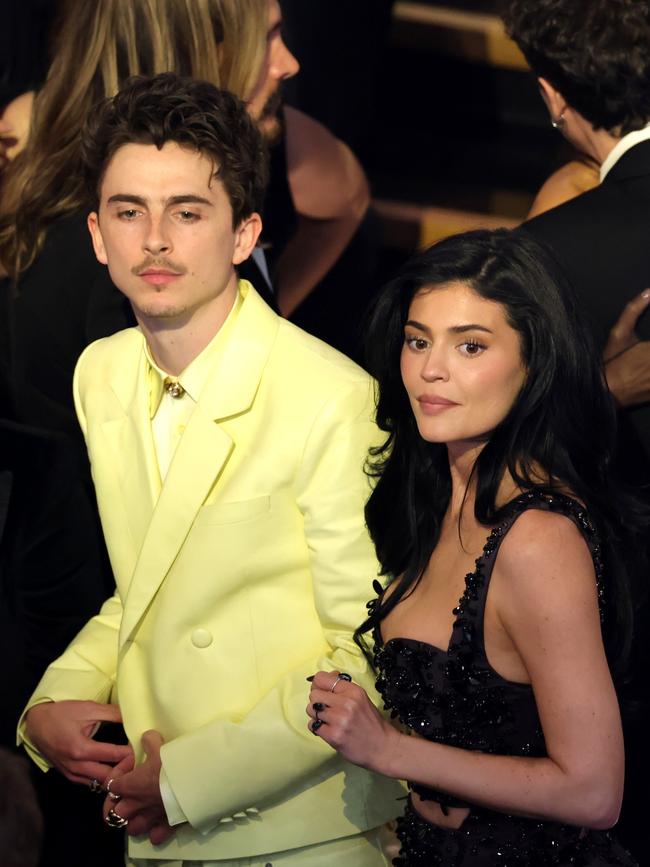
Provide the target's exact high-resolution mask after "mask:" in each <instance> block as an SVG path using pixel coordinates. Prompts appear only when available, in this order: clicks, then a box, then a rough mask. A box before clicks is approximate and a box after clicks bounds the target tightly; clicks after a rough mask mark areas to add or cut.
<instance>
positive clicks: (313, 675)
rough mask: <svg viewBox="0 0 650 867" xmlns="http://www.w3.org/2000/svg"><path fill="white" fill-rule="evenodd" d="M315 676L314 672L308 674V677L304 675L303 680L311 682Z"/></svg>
mask: <svg viewBox="0 0 650 867" xmlns="http://www.w3.org/2000/svg"><path fill="white" fill-rule="evenodd" d="M315 677H316V675H315V674H310V675H309V677H306V678H305V680H308V681H309V683H311V682H312V680H313V679H314V678H315Z"/></svg>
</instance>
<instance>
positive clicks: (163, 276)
mask: <svg viewBox="0 0 650 867" xmlns="http://www.w3.org/2000/svg"><path fill="white" fill-rule="evenodd" d="M138 276H139V277H141V278H142V279H143V280H144V281H145V283H152V284H154V285H156V286H158V285H160V284H164V283H171V282H173V281H174V280H177V279H178V278H179V277H181V276H182V274H180V273H178V272H177V271H166V270H165V269H159V268H147V269H146V270H145V271H140V273H139V274H138Z"/></svg>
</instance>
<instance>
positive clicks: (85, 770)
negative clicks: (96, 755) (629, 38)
mask: <svg viewBox="0 0 650 867" xmlns="http://www.w3.org/2000/svg"><path fill="white" fill-rule="evenodd" d="M56 767H57V768H58V770H60V771H61V773H62V774H63V776H64V777H66V778H67V779H68V780H70V782H72V783H80V784H81V785H84V786H87V785H89V784H90V783H91V781H92V780H103V779H105V778H106V775H107V774H108V775H109V776H110V772H111V766H110V765H102V764H100V763H99V762H66V763H65V764H59V765H57V766H56Z"/></svg>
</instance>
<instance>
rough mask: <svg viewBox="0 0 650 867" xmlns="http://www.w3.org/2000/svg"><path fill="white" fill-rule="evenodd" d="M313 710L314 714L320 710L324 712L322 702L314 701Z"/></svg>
mask: <svg viewBox="0 0 650 867" xmlns="http://www.w3.org/2000/svg"><path fill="white" fill-rule="evenodd" d="M314 710H315V711H316V713H320V712H321V711H322V710H325V705H324V704H323V702H322V701H315V702H314Z"/></svg>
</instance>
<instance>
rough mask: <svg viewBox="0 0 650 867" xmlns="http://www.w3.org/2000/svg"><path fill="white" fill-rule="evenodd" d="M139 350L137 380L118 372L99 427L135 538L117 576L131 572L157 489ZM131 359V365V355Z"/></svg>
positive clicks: (129, 529) (143, 366) (123, 551)
mask: <svg viewBox="0 0 650 867" xmlns="http://www.w3.org/2000/svg"><path fill="white" fill-rule="evenodd" d="M143 339H144V338H141V340H143ZM137 352H138V354H137V356H136V357H135V358H136V359H137V369H136V376H135V378H133V376H131V377H125V376H124V375H123V373H124V371H123V369H122V370H121V371H116V375H115V376H114V377H113V379H112V380H111V382H110V388H111V391H112V392H113V395H114V396H115V397H116V398H117V403H115V401H113V402H112V404H109V406H110V407H114V408H115V409H114V411H113V413H112V415H110V416H109V417H108V418H107V419H106V420H105V421H104V422H103V423H102V425H101V427H102V433H103V435H104V438H105V442H106V445H107V447H108V452H109V454H110V460H109V461H104V462H103V463H104V465H105V466H106V467H107V468H108V470H107V471H108V472H109V473H114V474H115V475H116V476H117V478H118V480H119V485H120V490H121V495H122V503H123V509H122V510H121V514H123V516H124V519H125V522H126V525H127V527H126V528H125V530H126V531H127V532H128V533H129V535H130V537H131V539H132V540H133V549H132V557H131V561H130V562H129V563H127V562H123V563H121V564H120V566H119V567H117V566H116V567H115V571H116V573H117V575H118V576H120V577H123V578H125V577H126V576H131V575H132V574H133V571H134V569H135V564H136V562H137V557H138V555H139V553H140V550H141V548H142V545H143V543H144V540H145V538H146V536H147V533H148V530H149V526H150V523H151V516H152V515H153V512H154V507H155V504H156V501H157V499H158V496H159V493H160V487H161V483H160V473H159V471H158V463H157V461H156V454H155V449H154V444H153V437H152V433H151V424H150V420H149V392H148V383H147V375H146V362H145V357H144V353H143V352H142V342H139V343H138V350H137ZM129 358H130V361H131V364H133V362H134V360H135V359H134V358H133V357H131V356H130V357H129ZM125 360H126V359H125ZM131 369H132V368H131ZM100 499H101V498H100ZM117 514H119V512H118V510H115V509H111V515H112V516H115V515H117ZM116 536H117V538H118V539H120V546H119V551H120V553H121V554H122V555H125V554H126V548H125V546H124V544H123V534H119V533H118V534H115V533H111V537H112V538H115V537H116Z"/></svg>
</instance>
